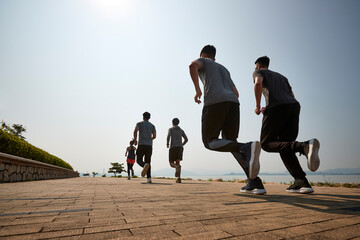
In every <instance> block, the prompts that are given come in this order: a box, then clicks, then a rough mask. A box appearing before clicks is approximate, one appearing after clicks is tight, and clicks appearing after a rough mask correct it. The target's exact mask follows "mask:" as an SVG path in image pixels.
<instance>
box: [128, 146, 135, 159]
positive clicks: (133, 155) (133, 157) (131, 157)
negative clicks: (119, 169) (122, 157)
mask: <svg viewBox="0 0 360 240" xmlns="http://www.w3.org/2000/svg"><path fill="white" fill-rule="evenodd" d="M128 158H130V159H135V149H134V147H133V146H130V150H129V153H128Z"/></svg>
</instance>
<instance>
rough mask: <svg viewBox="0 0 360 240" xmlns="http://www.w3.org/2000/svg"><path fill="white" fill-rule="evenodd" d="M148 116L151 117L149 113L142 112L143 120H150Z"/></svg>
mask: <svg viewBox="0 0 360 240" xmlns="http://www.w3.org/2000/svg"><path fill="white" fill-rule="evenodd" d="M150 116H151V115H150V113H149V112H144V113H143V117H144V119H145V120H149V119H150Z"/></svg>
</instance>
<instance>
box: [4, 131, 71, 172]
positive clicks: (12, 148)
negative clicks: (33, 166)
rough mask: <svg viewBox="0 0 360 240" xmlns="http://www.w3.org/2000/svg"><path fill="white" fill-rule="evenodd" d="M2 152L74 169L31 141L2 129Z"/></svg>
mask: <svg viewBox="0 0 360 240" xmlns="http://www.w3.org/2000/svg"><path fill="white" fill-rule="evenodd" d="M0 152H2V153H7V154H11V155H15V156H18V157H23V158H27V159H31V160H35V161H39V162H43V163H48V164H52V165H56V166H59V167H63V168H67V169H71V170H73V168H72V167H71V165H70V164H68V163H67V162H65V161H63V160H62V159H60V158H58V157H55V156H53V155H51V154H50V153H48V152H45V151H44V150H41V149H40V148H37V147H35V146H33V145H31V144H30V143H28V142H26V141H24V140H22V139H20V138H18V137H16V136H14V135H12V134H10V133H7V132H5V131H3V130H0Z"/></svg>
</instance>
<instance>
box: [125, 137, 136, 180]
mask: <svg viewBox="0 0 360 240" xmlns="http://www.w3.org/2000/svg"><path fill="white" fill-rule="evenodd" d="M133 145H134V140H131V141H130V146H129V147H127V148H126V152H125V157H126V156H127V159H126V163H127V173H128V180H130V171H131V176H134V169H133V166H134V163H135V151H136V147H134V146H133Z"/></svg>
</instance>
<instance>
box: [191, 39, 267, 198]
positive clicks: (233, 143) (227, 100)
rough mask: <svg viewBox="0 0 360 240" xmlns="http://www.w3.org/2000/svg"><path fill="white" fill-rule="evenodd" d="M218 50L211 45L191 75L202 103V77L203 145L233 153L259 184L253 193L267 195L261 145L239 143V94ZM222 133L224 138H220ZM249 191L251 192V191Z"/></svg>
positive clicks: (193, 65)
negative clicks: (263, 177) (262, 180)
mask: <svg viewBox="0 0 360 240" xmlns="http://www.w3.org/2000/svg"><path fill="white" fill-rule="evenodd" d="M215 55H216V49H215V47H214V46H212V45H207V46H205V47H204V48H203V49H202V50H201V52H200V58H198V59H196V60H194V61H193V62H192V63H191V64H190V66H189V68H190V69H189V70H190V76H191V79H192V81H193V83H194V87H195V92H196V94H195V97H194V100H195V102H196V103H198V104H200V103H201V100H200V98H201V96H202V92H201V89H200V86H199V78H200V79H201V81H202V83H203V85H204V107H203V111H202V122H201V127H202V140H203V143H204V146H205V147H206V148H207V149H209V150H212V151H219V152H231V153H232V154H233V156H234V157H235V159H236V160H237V161H238V163H239V164H240V166H241V167H242V168H243V169H244V171H245V174H246V176H247V177H248V179H252V180H253V182H256V185H255V187H254V188H253V189H251V193H254V194H264V193H266V191H265V189H264V186H263V184H262V182H261V179H260V178H259V177H257V175H258V173H259V170H260V164H259V156H260V151H261V147H260V143H259V142H258V141H253V142H248V143H239V142H237V140H236V139H237V137H238V133H239V125H240V124H239V121H240V110H239V100H238V97H239V93H238V91H237V88H236V86H235V84H234V83H233V81H232V79H231V77H230V72H229V71H228V70H227V69H226V68H225V67H224V66H223V65H221V64H219V63H217V62H215ZM220 133H221V135H222V138H219V134H220ZM249 191H250V189H249Z"/></svg>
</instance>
